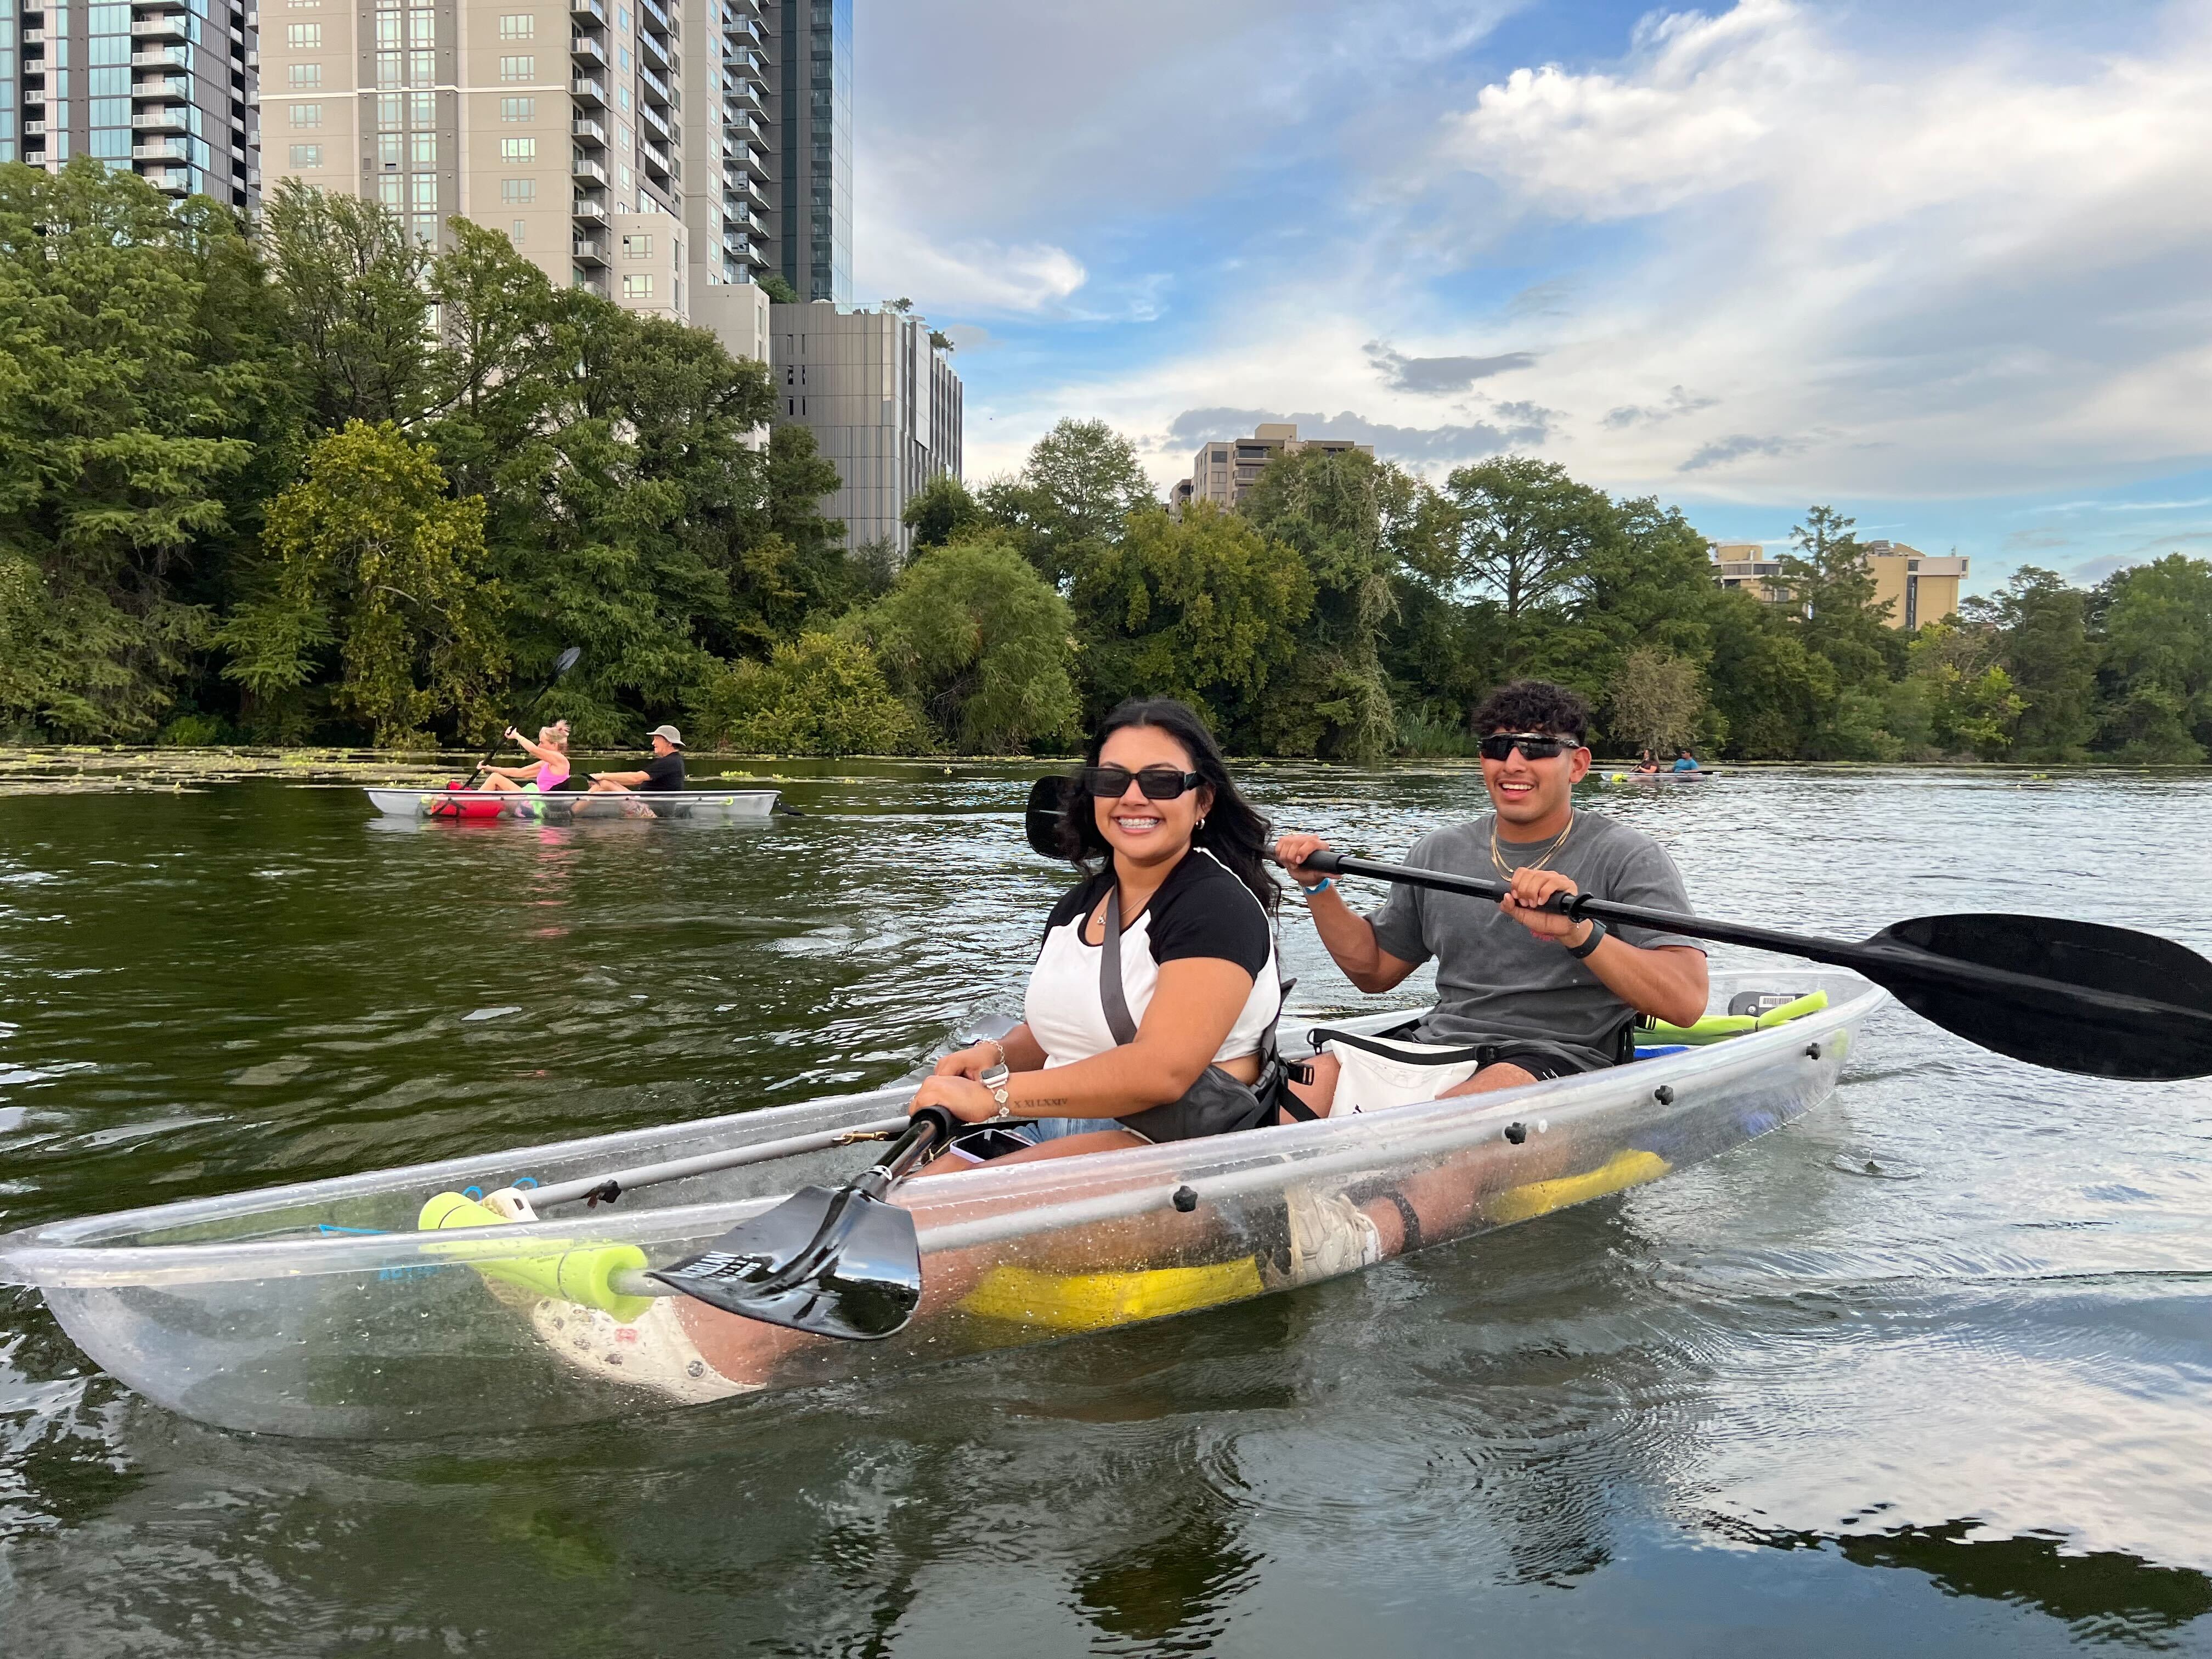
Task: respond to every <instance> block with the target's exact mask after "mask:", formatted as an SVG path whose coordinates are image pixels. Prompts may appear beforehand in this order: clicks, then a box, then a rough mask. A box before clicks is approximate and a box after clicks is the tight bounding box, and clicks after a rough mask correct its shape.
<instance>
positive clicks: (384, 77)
mask: <svg viewBox="0 0 2212 1659" xmlns="http://www.w3.org/2000/svg"><path fill="white" fill-rule="evenodd" d="M376 84H377V85H378V86H379V87H380V88H383V89H384V90H385V91H386V92H389V91H390V90H392V88H394V87H396V86H398V84H399V54H398V52H379V53H377V54H376Z"/></svg>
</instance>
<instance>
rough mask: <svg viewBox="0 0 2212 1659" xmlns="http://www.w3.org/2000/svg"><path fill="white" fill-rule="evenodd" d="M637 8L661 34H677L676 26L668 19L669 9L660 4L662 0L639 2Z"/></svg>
mask: <svg viewBox="0 0 2212 1659" xmlns="http://www.w3.org/2000/svg"><path fill="white" fill-rule="evenodd" d="M637 7H638V11H639V13H640V14H641V15H642V16H643V17H644V19H645V21H647V23H649V24H651V25H652V26H653V27H654V28H656V29H658V30H659V31H660V33H663V34H673V33H676V26H675V24H673V23H671V21H669V19H668V9H667V8H666V7H665V6H663V5H662V4H661V3H660V0H637Z"/></svg>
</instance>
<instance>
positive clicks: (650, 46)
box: [637, 33, 675, 74]
mask: <svg viewBox="0 0 2212 1659" xmlns="http://www.w3.org/2000/svg"><path fill="white" fill-rule="evenodd" d="M637 45H638V55H639V57H640V58H642V59H643V60H644V61H645V62H647V63H648V64H659V66H660V70H661V72H662V73H663V74H673V73H674V72H675V71H674V70H673V68H672V67H671V62H670V58H669V52H668V42H667V41H665V40H663V39H661V37H660V36H659V35H657V34H646V33H640V34H639V36H638V37H637Z"/></svg>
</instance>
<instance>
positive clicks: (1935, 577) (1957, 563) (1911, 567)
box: [1863, 541, 1966, 629]
mask: <svg viewBox="0 0 2212 1659" xmlns="http://www.w3.org/2000/svg"><path fill="white" fill-rule="evenodd" d="M1863 545H1864V547H1865V550H1866V564H1867V568H1868V569H1869V571H1871V572H1872V573H1873V574H1874V602H1875V604H1876V605H1880V604H1881V602H1882V601H1883V600H1885V599H1887V600H1888V601H1889V625H1890V626H1891V627H1892V628H1905V629H1911V628H1925V627H1926V626H1927V625H1928V624H1929V623H1932V622H1943V621H1946V620H1948V618H1950V617H1955V616H1957V615H1958V614H1959V587H1960V584H1961V583H1962V582H1964V581H1965V580H1966V560H1965V559H1963V558H1960V557H1959V556H1957V555H1955V554H1954V555H1950V556H1944V557H1935V556H1930V555H1929V554H1926V553H1923V552H1922V551H1921V550H1919V549H1918V548H1917V547H1907V546H1906V545H1905V544H1904V543H1903V542H1891V541H1879V542H1868V543H1865V544H1863Z"/></svg>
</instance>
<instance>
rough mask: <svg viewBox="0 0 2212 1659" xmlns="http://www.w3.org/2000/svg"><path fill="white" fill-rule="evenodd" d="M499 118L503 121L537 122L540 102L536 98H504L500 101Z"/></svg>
mask: <svg viewBox="0 0 2212 1659" xmlns="http://www.w3.org/2000/svg"><path fill="white" fill-rule="evenodd" d="M499 118H500V119H501V120H502V121H535V120H536V119H537V118H538V100H536V99H535V98H502V99H501V100H499Z"/></svg>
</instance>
